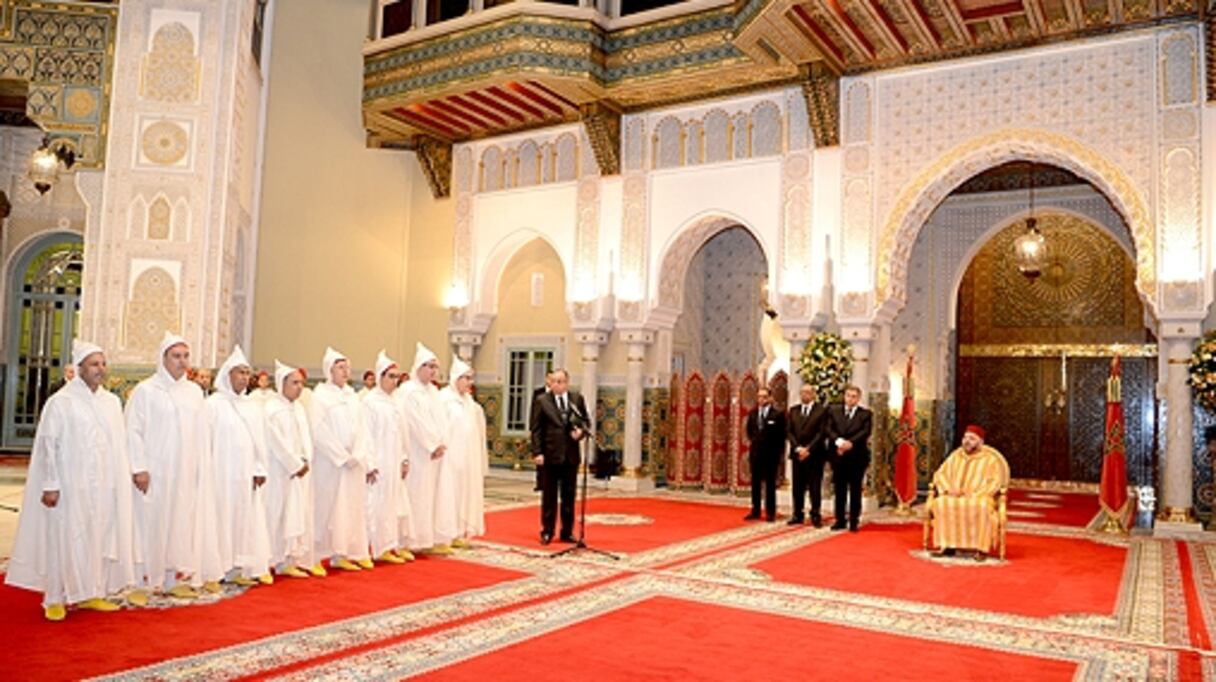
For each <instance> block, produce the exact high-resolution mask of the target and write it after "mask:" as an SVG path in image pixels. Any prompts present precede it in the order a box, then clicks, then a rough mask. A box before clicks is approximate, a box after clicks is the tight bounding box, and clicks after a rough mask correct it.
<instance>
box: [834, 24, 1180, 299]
mask: <svg viewBox="0 0 1216 682" xmlns="http://www.w3.org/2000/svg"><path fill="white" fill-rule="evenodd" d="M1197 44H1198V34H1197V29H1196V28H1195V27H1194V26H1189V27H1185V28H1168V29H1164V28H1163V29H1160V30H1157V31H1153V32H1146V33H1142V34H1137V35H1132V36H1120V37H1116V38H1112V39H1109V40H1106V41H1102V42H1096V43H1080V44H1075V45H1068V46H1063V47H1052V48H1043V49H1040V50H1035V51H1029V52H1025V53H1018V54H1008V55H1001V56H996V57H992V58H987V59H978V60H971V61H966V62H959V63H957V64H955V65H948V66H937V67H929V68H924V69H918V70H914V71H906V72H898V73H892V74H889V75H880V76H877V77H873V79H872V81H873V83H874V88H873V97H874V100H875V104H874V108H873V110H874V111H876V112H878V113H877V115H876V117H875V119H874V120H875V121H876V124H875V125H874V128H873V131H874V132H873V137H874V139H875V143H874V145H873V147H872V148H871V149H870V150H869V154H868V158H862V157H863V155H862V154H861V153H860V152H853V153H850V150H848V149H846V150H845V159H844V166H845V169H846V175H847V174H848V173H851V172H854V171H855V170H856V169H858V168H860V167H861V166H862V165H863V164H864V163H866V162H868V163H869V165H870V166H871V167H872V168H875V169H877V170H876V172H875V175H874V178H873V184H872V187H873V188H874V192H873V204H874V214H873V215H874V225H875V226H876V227H877V229H878V235H877V236H878V240H879V242H878V251H877V254H876V256H877V258H876V263H875V266H876V273H877V281H876V285H877V287H876V288H877V291H878V294H879V299H880V301H886V300H891V299H895V300H897V301H901V302H902V300H903V297H904V285H903V276H904V273H905V267H906V261H907V255H908V251H909V249H910V246H911V241H912V240H913V239H914V236H915V231H916V229H918V227H919V224H923V222H924V220H925V218H926V217H927V215H928V213H929V212H930V211H932V209H933V207H934V206H935V205H936V204H937V203H938V202H940V201H941V199H943V198H944V197H945V196H946V195H947V194H949V192H950V191H951V190H952V189H953V188H954V187H956V186H957V185H958V184H959V183H961V182H962V181H964V180H966V179H967V178H968V177H970V176H971V175H974V174H976V173H979V172H982V171H983V170H985V169H986V168H989V167H991V166H993V165H998V164H999V163H1003V162H1005V161H1010V160H1018V159H1031V160H1035V161H1039V162H1043V163H1051V164H1053V165H1057V166H1060V167H1063V168H1066V169H1068V170H1071V171H1073V172H1074V173H1076V174H1078V175H1080V176H1081V177H1083V178H1085V179H1087V180H1089V181H1091V182H1092V183H1093V184H1094V185H1095V186H1097V187H1099V188H1100V189H1101V190H1102V191H1103V192H1104V193H1105V194H1107V196H1108V197H1109V198H1110V199H1111V201H1112V202H1113V203H1114V204H1115V205H1116V206H1117V207H1118V210H1119V211H1120V213H1121V214H1122V215H1123V216H1124V218H1125V220H1126V221H1127V222H1128V223H1129V224H1130V226H1131V228H1132V233H1133V236H1134V238H1135V242H1136V245H1137V249H1136V258H1137V287H1138V288H1139V289H1140V291H1141V292H1142V293H1143V292H1148V293H1149V294H1150V297H1151V298H1154V299H1155V293H1153V292H1155V291H1156V286H1155V283H1156V278H1157V267H1158V263H1159V261H1160V259H1159V251H1158V244H1157V230H1156V226H1155V224H1154V223H1155V222H1156V217H1157V216H1158V215H1159V213H1158V209H1159V207H1158V194H1159V188H1158V186H1157V185H1158V182H1159V179H1160V178H1161V171H1163V170H1164V169H1163V167H1162V168H1161V170H1159V165H1160V164H1163V162H1164V156H1163V152H1165V151H1166V150H1165V149H1163V148H1162V147H1161V146H1160V143H1159V140H1161V139H1164V138H1167V137H1168V138H1173V139H1182V138H1184V137H1185V136H1187V135H1190V134H1192V133H1193V134H1198V120H1199V117H1198V115H1197V114H1192V113H1190V112H1185V111H1183V112H1182V113H1174V112H1175V111H1180V107H1181V108H1185V107H1191V106H1194V105H1193V104H1190V103H1187V102H1193V101H1195V100H1197V99H1198V96H1197V93H1198V83H1197V80H1196V79H1197V73H1198V70H1197V69H1198V64H1197V62H1196V61H1195V58H1194V56H1193V52H1194V50H1193V49H1191V48H1193V47H1194V46H1196V45H1197ZM1184 48H1186V49H1184ZM1175 60H1177V61H1178V63H1179V66H1176V67H1175V66H1173V62H1174V61H1175ZM1186 74H1195V76H1194V79H1191V80H1188V76H1187V75H1186ZM858 82H862V81H861V80H854V79H846V81H845V84H844V85H843V87H842V91H843V92H844V93H845V95H844V96H845V97H846V100H845V102H844V106H843V109H844V112H843V114H844V116H845V120H844V121H843V122H842V128H843V130H844V131H845V139H846V142H847V141H848V140H849V139H853V138H851V137H850V135H860V134H861V132H860V131H861V130H862V129H863V126H862V125H861V124H860V123H859V122H858V121H855V120H853V117H855V116H861V114H859V113H856V112H854V110H853V108H852V107H853V103H852V102H850V101H849V100H848V99H847V97H848V93H849V92H850V91H851V86H852V85H854V84H856V83H858ZM1161 88H1166V89H1161ZM1159 93H1160V94H1159ZM1165 102H1178V103H1180V104H1173V105H1170V108H1169V111H1166V110H1165V107H1164V103H1165ZM1159 127H1160V129H1161V130H1160V132H1159ZM850 131H852V132H850ZM909 226H911V227H909ZM1162 267H1164V265H1162Z"/></svg>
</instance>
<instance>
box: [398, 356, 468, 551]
mask: <svg viewBox="0 0 1216 682" xmlns="http://www.w3.org/2000/svg"><path fill="white" fill-rule="evenodd" d="M434 359H435V354H434V353H432V352H431V351H430V350H428V349H427V348H426V347H425V346H423V345H422V344H418V350H417V353H416V354H415V356H414V365H413V367H412V368H411V369H410V378H409V381H406V382H404V383H402V385H401V387H400V388H398V389H397V390H396V391H394V392H393V399H394V401H395V402H396V403H397V405H398V407H399V409H401V410H402V413H403V415H404V417H405V425H406V448H405V449H406V453H407V456H408V457H409V460H410V475H409V476H407V477H406V479H405V482H406V488H407V489H408V490H409V497H410V516H411V521H412V523H413V534H412V535H411V536H410V538H409V543H408V544H409V547H408V549H429V548H431V547H433V546H435V545H437V544H439V545H444V544H448V543H450V542H451V541H452V540H453V539H455V538H456V505H455V487H454V485H453V483H452V477H451V472H450V471H449V470H448V469H447V468H446V467H445V466H444V463H445V460H446V459H447V457H446V455H445V456H443V457H439V458H438V459H431V454H432V453H433V452H435V450H437V449H438V448H439V446H440V445H443V444H444V442H443V438H444V435H445V432H446V423H445V422H446V420H445V419H444V417H445V415H444V409H443V403H442V402H441V401H440V399H439V389H437V388H435V386H434V385H433V384H430V383H426V384H424V383H422V382H421V381H419V380H418V368H419V367H421V366H422V365H423V364H425V363H426V362H428V361H429V360H434Z"/></svg>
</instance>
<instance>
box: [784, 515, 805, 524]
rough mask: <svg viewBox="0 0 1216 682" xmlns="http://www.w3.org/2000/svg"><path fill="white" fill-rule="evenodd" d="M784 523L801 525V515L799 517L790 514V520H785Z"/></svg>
mask: <svg viewBox="0 0 1216 682" xmlns="http://www.w3.org/2000/svg"><path fill="white" fill-rule="evenodd" d="M785 525H787V526H801V525H802V517H801V516H791V517H790V520H789V521H786V522H785Z"/></svg>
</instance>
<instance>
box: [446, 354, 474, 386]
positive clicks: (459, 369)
mask: <svg viewBox="0 0 1216 682" xmlns="http://www.w3.org/2000/svg"><path fill="white" fill-rule="evenodd" d="M466 374H473V368H472V367H470V366H469V364H468V363H467V362H465V361H464V360H461V359H460V358H459V357H454V358H452V371H451V372H450V373H449V374H448V383H451V384H455V383H456V380H457V379H459V378H460V377H462V376H464V375H466Z"/></svg>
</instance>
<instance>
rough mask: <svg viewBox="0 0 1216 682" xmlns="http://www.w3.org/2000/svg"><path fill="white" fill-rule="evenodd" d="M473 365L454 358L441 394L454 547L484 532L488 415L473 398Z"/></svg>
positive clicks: (466, 543) (487, 462)
mask: <svg viewBox="0 0 1216 682" xmlns="http://www.w3.org/2000/svg"><path fill="white" fill-rule="evenodd" d="M474 376H475V375H474V372H473V368H472V367H469V365H468V364H466V363H465V362H464V361H463V360H461V359H460V358H454V359H453V360H452V371H451V373H450V374H449V375H448V377H449V380H450V382H451V383H449V384H448V385H447V387H446V388H444V389H443V390H442V391H440V395H441V396H442V397H443V403H444V408H445V409H446V412H447V415H446V419H447V439H446V440H445V441H444V442H445V443H446V444H447V446H448V451H447V454H446V455H444V466H446V467H449V468H450V469H451V471H452V481H453V482H454V484H455V487H456V495H455V502H456V539H455V540H453V541H452V546H453V547H467V546H468V540H469V538H474V537H477V536H479V535H484V534H485V532H486V521H485V475H486V473H487V471H488V469H489V465H490V460H489V455H488V453H487V451H486V414H485V411H484V410H482V409H481V405H479V404H477V401H476V400H474V399H473V380H474Z"/></svg>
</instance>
